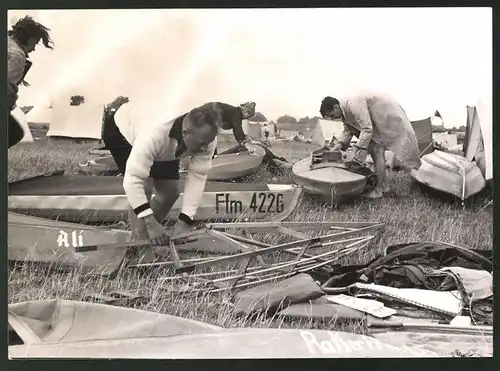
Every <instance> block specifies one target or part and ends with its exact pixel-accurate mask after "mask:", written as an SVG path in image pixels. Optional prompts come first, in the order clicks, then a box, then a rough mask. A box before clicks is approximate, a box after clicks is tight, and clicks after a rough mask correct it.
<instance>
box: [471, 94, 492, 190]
mask: <svg viewBox="0 0 500 371" xmlns="http://www.w3.org/2000/svg"><path fill="white" fill-rule="evenodd" d="M492 129H493V122H492V101H491V99H490V100H488V99H482V100H480V101H479V102H478V103H477V104H476V105H475V106H467V133H466V138H465V145H464V152H465V157H466V158H467V159H468V160H469V161H472V160H475V161H476V163H477V165H478V167H479V168H480V169H481V172H482V173H483V175H484V177H485V179H486V180H487V181H488V180H492V179H493V133H492Z"/></svg>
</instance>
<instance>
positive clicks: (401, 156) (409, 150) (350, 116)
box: [320, 93, 420, 199]
mask: <svg viewBox="0 0 500 371" xmlns="http://www.w3.org/2000/svg"><path fill="white" fill-rule="evenodd" d="M320 113H321V116H322V117H323V118H328V119H332V120H342V121H343V123H344V131H343V132H342V134H341V135H340V138H338V143H337V144H336V145H335V146H334V147H333V148H332V149H333V150H339V149H343V150H346V149H347V148H348V146H349V143H350V141H351V139H352V137H353V136H357V137H358V141H357V143H356V144H355V145H353V149H354V151H353V152H354V156H353V159H354V160H355V161H358V162H360V163H363V162H364V161H365V160H366V157H367V155H368V154H370V155H371V156H372V158H373V162H374V164H375V173H376V174H377V185H376V187H375V188H374V189H373V190H372V191H371V192H369V193H368V194H366V195H365V197H367V198H372V199H373V198H380V197H382V196H383V193H384V192H386V191H387V190H388V189H387V185H386V163H385V162H386V161H385V150H390V151H392V152H394V154H395V156H396V157H397V159H398V160H399V161H400V162H401V165H402V167H403V168H405V169H406V170H409V169H410V168H418V167H419V166H420V159H419V157H418V154H419V151H418V143H417V138H416V136H415V131H414V130H413V127H412V125H411V122H410V120H409V119H408V117H407V116H406V113H405V111H404V110H403V108H402V107H401V106H400V105H399V103H398V102H397V101H396V100H395V99H394V98H392V97H390V96H388V95H384V94H372V93H366V94H363V95H359V96H355V97H349V98H343V99H336V98H333V97H326V98H324V99H323V101H322V102H321V107H320Z"/></svg>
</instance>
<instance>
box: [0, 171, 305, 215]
mask: <svg viewBox="0 0 500 371" xmlns="http://www.w3.org/2000/svg"><path fill="white" fill-rule="evenodd" d="M122 183H123V178H118V177H113V176H95V177H94V176H85V175H76V176H64V175H54V174H52V175H48V176H39V177H34V178H28V179H24V180H21V181H18V182H14V183H10V184H9V197H8V208H9V210H10V211H14V212H17V213H22V214H29V215H34V216H38V217H44V218H52V219H58V220H63V221H70V222H116V221H121V220H127V219H128V207H129V204H128V201H127V197H126V196H125V191H124V190H123V185H122ZM181 188H182V187H181ZM300 194H301V189H300V187H298V186H297V185H291V184H290V185H289V184H245V183H217V182H207V183H206V186H205V193H204V194H203V197H202V199H201V202H200V205H199V207H198V211H197V213H196V215H195V219H196V220H200V221H201V220H221V219H222V220H224V219H229V220H242V219H243V220H244V219H249V220H274V221H279V220H283V219H285V218H286V217H287V216H289V215H290V214H291V213H292V212H293V210H294V209H295V208H296V206H297V204H298V201H299V196H300ZM182 199H183V194H181V195H180V197H179V199H178V200H177V202H176V203H175V204H174V206H173V207H172V209H171V211H170V213H169V214H168V216H167V218H166V219H167V220H176V219H177V217H178V215H179V213H180V210H181V207H182Z"/></svg>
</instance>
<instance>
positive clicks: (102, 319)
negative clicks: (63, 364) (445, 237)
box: [8, 300, 439, 359]
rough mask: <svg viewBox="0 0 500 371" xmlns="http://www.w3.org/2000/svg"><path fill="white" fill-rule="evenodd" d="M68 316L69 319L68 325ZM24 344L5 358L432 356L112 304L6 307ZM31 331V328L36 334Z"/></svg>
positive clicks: (342, 335)
mask: <svg viewBox="0 0 500 371" xmlns="http://www.w3.org/2000/svg"><path fill="white" fill-rule="evenodd" d="M68 319H70V320H68ZM8 324H9V331H10V332H14V333H16V334H17V335H18V337H19V338H20V339H21V340H22V344H21V343H20V342H19V341H18V342H16V343H14V344H15V345H14V344H12V345H10V346H9V350H8V351H9V357H10V358H18V359H20V358H40V357H42V358H101V359H103V358H108V359H109V358H127V359H180V358H182V359H193V358H206V359H210V358H211V359H217V358H222V359H224V358H274V359H276V358H352V357H355V358H367V357H368V358H380V357H389V358H395V357H397V358H409V357H437V356H439V355H438V354H436V353H434V352H433V351H430V350H426V349H419V348H418V347H409V346H404V345H402V346H394V345H391V344H390V343H386V342H382V341H380V340H377V339H376V338H374V337H371V336H366V335H360V334H354V333H348V332H341V331H325V330H301V329H273V328H270V329H264V328H260V329H259V328H230V329H225V328H222V327H218V326H214V325H210V324H208V323H204V322H198V321H193V320H189V319H184V318H181V317H176V316H170V315H165V314H161V313H153V312H146V311H143V310H138V309H132V308H123V307H118V306H114V305H105V304H96V303H85V302H78V301H69V300H45V301H32V302H21V303H15V304H10V305H9V316H8ZM35 329H36V330H35Z"/></svg>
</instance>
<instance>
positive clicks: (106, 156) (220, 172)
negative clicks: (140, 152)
mask: <svg viewBox="0 0 500 371" xmlns="http://www.w3.org/2000/svg"><path fill="white" fill-rule="evenodd" d="M246 147H247V149H248V151H232V152H231V150H233V149H234V148H232V149H231V150H229V152H230V153H224V152H223V153H221V154H220V155H217V156H215V157H214V158H213V160H212V169H211V170H210V172H209V173H208V177H207V179H208V180H212V181H220V180H230V179H237V178H241V177H244V176H247V175H251V174H253V173H255V172H256V171H257V170H259V168H260V166H261V164H262V160H263V159H264V156H265V154H266V152H265V150H264V149H263V148H262V147H261V146H258V145H251V144H247V145H246ZM80 170H81V171H82V172H83V173H87V174H90V175H106V174H114V173H116V174H118V173H119V170H118V166H116V163H115V161H114V159H113V157H112V156H111V154H110V153H109V151H107V153H106V151H102V152H101V153H100V155H98V156H90V157H89V159H88V161H87V162H86V163H81V164H80Z"/></svg>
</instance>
